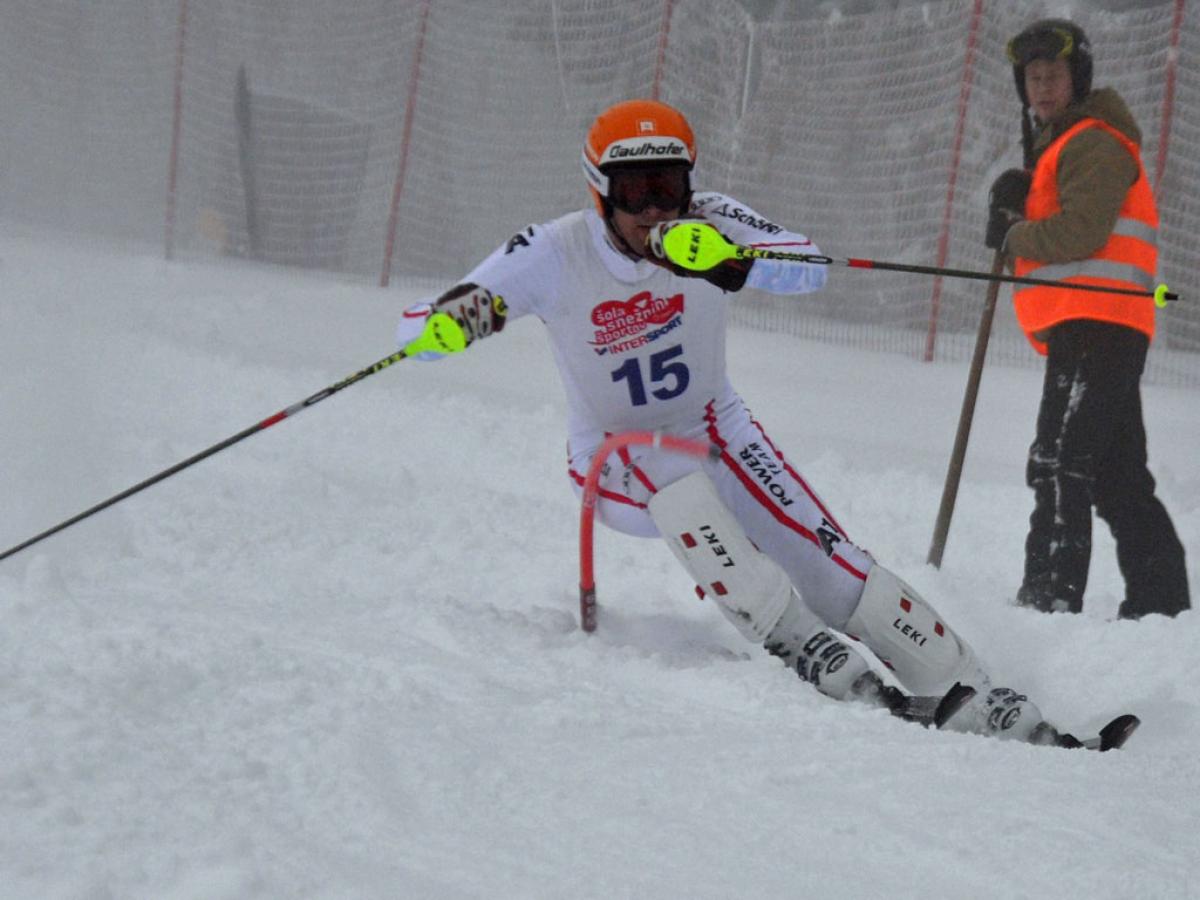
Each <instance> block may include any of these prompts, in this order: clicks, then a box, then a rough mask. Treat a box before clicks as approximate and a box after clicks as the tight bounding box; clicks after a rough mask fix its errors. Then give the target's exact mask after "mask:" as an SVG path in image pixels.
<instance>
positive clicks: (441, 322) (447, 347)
mask: <svg viewBox="0 0 1200 900" xmlns="http://www.w3.org/2000/svg"><path fill="white" fill-rule="evenodd" d="M465 346H466V337H465V335H464V334H463V330H462V327H461V326H460V325H459V324H458V323H457V322H456V321H454V319H453V318H452V317H451V316H449V315H447V314H446V313H434V314H433V315H431V316H430V317H429V320H428V321H427V322H426V323H425V330H424V331H423V332H421V335H420V336H419V337H418V338H417V339H416V340H414V341H413V342H412V343H410V344H408V345H407V346H406V347H404V348H403V349H402V350H398V351H396V352H395V353H393V354H392V355H391V356H385V357H384V358H383V359H381V360H379V361H378V362H376V363H374V364H372V365H369V366H367V367H366V368H365V369H362V370H360V371H358V372H355V373H354V374H353V375H350V376H349V377H347V378H343V379H342V380H341V381H339V382H337V383H336V384H332V385H330V386H329V387H327V388H325V389H323V390H320V391H317V392H316V393H315V394H313V395H312V396H310V397H306V398H305V399H303V400H301V401H300V402H299V403H293V404H292V405H291V406H289V407H287V408H286V409H281V410H280V411H279V412H277V413H275V414H274V415H270V416H267V417H266V418H265V419H263V420H262V421H261V422H257V423H255V424H254V425H251V426H250V427H249V428H245V429H243V430H241V431H239V432H238V433H237V434H235V435H232V436H231V437H227V438H226V439H225V440H223V441H221V442H219V443H216V444H213V445H212V446H211V447H209V448H208V449H206V450H201V451H200V452H199V453H197V454H195V455H194V456H189V457H188V458H187V459H185V460H183V461H182V462H178V463H176V464H175V465H173V466H171V467H170V468H168V469H163V470H162V471H161V472H159V473H157V474H155V475H151V476H150V477H149V478H147V479H146V480H145V481H140V482H138V483H137V484H135V485H134V486H133V487H130V488H127V489H125V490H123V491H121V493H119V494H115V495H113V496H112V497H109V498H108V499H107V500H105V501H103V502H101V503H97V504H96V505H95V506H93V507H90V508H89V509H85V510H84V511H83V512H81V513H79V514H78V515H75V516H72V517H71V518H69V519H67V520H66V521H64V522H59V523H58V524H57V525H55V526H54V527H53V528H48V529H46V530H45V531H43V532H42V533H41V534H35V535H34V536H33V537H31V538H29V540H27V541H22V542H21V543H20V544H17V545H16V546H15V547H9V548H8V549H7V550H5V551H4V552H3V553H0V560H2V559H7V558H8V557H10V556H12V555H13V554H14V553H19V552H20V551H22V550H24V549H25V548H26V547H32V546H33V545H34V544H36V543H38V541H41V540H44V539H45V538H48V537H50V535H52V534H57V533H58V532H60V531H62V530H63V529H64V528H68V527H70V526H71V525H74V524H75V523H76V522H82V521H83V520H84V519H86V518H88V516H91V515H94V514H95V513H98V512H100V511H101V510H102V509H107V508H108V507H110V506H112V505H114V504H116V503H119V502H120V501H122V500H124V499H125V498H126V497H132V496H133V495H134V494H136V493H138V492H139V491H143V490H145V489H146V488H148V487H150V486H151V485H152V484H157V483H158V482H160V481H163V480H164V479H166V478H170V477H171V476H172V475H174V474H176V473H177V472H182V471H183V470H184V469H186V468H188V467H189V466H192V465H195V464H196V463H198V462H200V461H201V460H202V459H207V458H208V457H210V456H212V455H214V454H216V453H219V452H221V451H222V450H224V449H225V448H226V447H232V446H233V445H234V444H236V443H238V442H239V441H242V440H245V439H246V438H248V437H250V435H252V434H257V433H258V432H260V431H265V430H266V429H268V428H270V427H271V426H272V425H274V424H276V423H277V422H282V421H283V420H284V419H287V418H289V417H291V416H294V415H296V413H299V412H301V411H303V410H305V409H308V407H310V406H314V405H315V404H317V403H320V402H321V401H322V400H324V399H325V398H326V397H331V396H333V395H334V394H336V393H337V392H338V391H340V390H342V389H343V388H348V387H350V385H352V384H356V383H357V382H359V381H362V380H363V379H364V378H366V377H367V376H368V375H374V374H375V373H376V372H379V371H381V370H383V369H386V368H387V367H388V366H390V365H393V364H394V363H398V362H400V360H402V359H407V358H408V357H410V356H415V355H416V354H418V353H423V352H424V351H426V350H435V351H437V352H439V353H458V352H459V351H460V350H462V349H463V348H464V347H465Z"/></svg>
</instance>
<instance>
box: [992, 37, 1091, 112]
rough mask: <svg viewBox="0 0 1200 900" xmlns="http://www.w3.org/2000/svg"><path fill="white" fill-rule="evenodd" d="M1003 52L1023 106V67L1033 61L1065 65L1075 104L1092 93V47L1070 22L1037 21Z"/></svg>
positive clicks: (1024, 100) (1024, 103)
mask: <svg viewBox="0 0 1200 900" xmlns="http://www.w3.org/2000/svg"><path fill="white" fill-rule="evenodd" d="M1007 49H1008V61H1009V62H1010V63H1012V67H1013V78H1014V79H1015V80H1016V82H1017V94H1018V96H1020V98H1021V103H1022V104H1023V105H1024V106H1028V105H1029V95H1028V94H1027V93H1026V92H1025V67H1026V66H1027V65H1028V64H1029V63H1031V62H1033V61H1034V60H1037V59H1042V60H1046V61H1047V62H1053V61H1054V60H1056V59H1062V60H1065V61H1066V63H1067V67H1068V68H1069V69H1070V71H1071V88H1072V91H1073V96H1074V98H1075V100H1077V101H1078V100H1082V99H1083V98H1084V97H1086V96H1087V95H1088V94H1089V93H1090V92H1091V90H1092V45H1091V44H1090V43H1089V42H1088V39H1087V35H1085V34H1084V33H1083V29H1082V28H1080V27H1079V26H1078V25H1076V24H1075V23H1074V22H1069V21H1067V20H1066V19H1041V20H1039V21H1037V22H1034V23H1033V24H1032V25H1030V26H1029V27H1028V28H1026V29H1025V30H1024V31H1022V32H1021V33H1020V34H1018V35H1017V36H1016V37H1014V38H1013V39H1012V40H1010V41H1009V42H1008V48H1007Z"/></svg>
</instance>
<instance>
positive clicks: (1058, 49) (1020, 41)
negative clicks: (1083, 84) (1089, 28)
mask: <svg viewBox="0 0 1200 900" xmlns="http://www.w3.org/2000/svg"><path fill="white" fill-rule="evenodd" d="M1074 52H1075V35H1073V34H1071V32H1070V31H1068V30H1067V29H1065V28H1048V29H1046V30H1044V31H1034V32H1031V33H1029V32H1023V33H1021V34H1018V35H1017V36H1016V37H1015V38H1013V39H1012V40H1011V41H1009V42H1008V47H1007V48H1006V53H1007V54H1008V61H1009V62H1010V63H1012V64H1013V65H1014V66H1023V65H1026V64H1027V63H1029V62H1031V61H1033V60H1035V59H1047V60H1054V59H1069V58H1070V56H1071V54H1072V53H1074Z"/></svg>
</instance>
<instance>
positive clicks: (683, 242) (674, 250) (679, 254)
mask: <svg viewBox="0 0 1200 900" xmlns="http://www.w3.org/2000/svg"><path fill="white" fill-rule="evenodd" d="M662 242H663V250H664V252H665V253H666V254H667V258H668V259H669V260H670V261H671V262H673V263H674V264H675V265H677V266H680V267H682V268H684V269H691V270H692V271H693V272H707V271H708V270H709V269H711V268H713V267H714V266H718V265H720V264H721V263H723V262H725V261H726V260H729V259H778V260H784V261H786V262H802V263H810V264H812V265H818V266H849V267H850V268H852V269H879V270H881V271H887V272H910V273H914V274H917V275H941V276H943V277H947V278H970V279H974V280H976V281H994V282H1000V283H1003V284H1035V285H1041V286H1043V287H1058V288H1070V289H1071V290H1075V291H1098V292H1100V293H1104V294H1127V295H1129V296H1132V297H1151V298H1153V299H1154V305H1155V306H1157V307H1159V308H1160V309H1161V308H1162V307H1164V306H1166V305H1167V302H1168V301H1171V300H1178V299H1179V295H1178V294H1176V293H1173V292H1172V291H1169V290H1168V289H1167V286H1166V285H1165V284H1160V285H1158V287H1156V288H1155V289H1154V290H1152V291H1142V290H1137V289H1136V288H1111V287H1104V286H1103V285H1098V284H1075V283H1074V282H1070V281H1050V280H1047V279H1044V278H1029V277H1027V276H1022V275H1003V274H1001V273H999V272H996V273H993V272H975V271H971V270H969V269H947V268H944V267H942V266H914V265H907V264H905V263H893V262H880V261H879V260H876V259H854V258H850V259H834V258H833V257H832V256H821V255H819V254H816V253H785V252H782V251H779V250H763V249H761V248H758V247H746V246H744V245H742V244H735V243H733V242H731V241H729V240H727V239H726V238H725V235H723V234H721V232H719V231H717V229H715V228H713V226H711V225H709V224H708V223H706V222H683V223H680V224H679V225H676V226H674V227H672V228H670V229H668V230H667V232H666V233H665V234H664V235H663V239H662Z"/></svg>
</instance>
